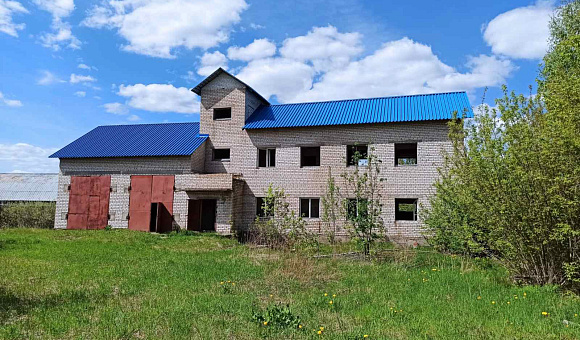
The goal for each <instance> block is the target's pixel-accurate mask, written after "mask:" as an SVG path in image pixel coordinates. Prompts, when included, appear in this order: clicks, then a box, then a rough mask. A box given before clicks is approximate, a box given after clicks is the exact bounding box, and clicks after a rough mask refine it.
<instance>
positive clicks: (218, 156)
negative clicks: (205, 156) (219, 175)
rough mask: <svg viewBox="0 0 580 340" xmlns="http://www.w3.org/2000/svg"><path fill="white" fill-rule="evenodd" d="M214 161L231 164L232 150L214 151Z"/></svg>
mask: <svg viewBox="0 0 580 340" xmlns="http://www.w3.org/2000/svg"><path fill="white" fill-rule="evenodd" d="M213 160H214V161H222V162H229V160H230V149H213Z"/></svg>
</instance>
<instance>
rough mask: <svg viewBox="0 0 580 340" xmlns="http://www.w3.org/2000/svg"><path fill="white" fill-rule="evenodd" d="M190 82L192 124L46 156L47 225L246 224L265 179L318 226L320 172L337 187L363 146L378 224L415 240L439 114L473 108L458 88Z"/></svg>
mask: <svg viewBox="0 0 580 340" xmlns="http://www.w3.org/2000/svg"><path fill="white" fill-rule="evenodd" d="M192 91H193V92H194V93H196V94H198V95H200V96H201V108H200V122H199V123H179V124H141V125H121V126H101V127H97V128H96V129H94V130H92V131H90V132H89V133H87V134H86V135H84V136H82V137H81V138H79V139H77V140H76V141H74V142H72V143H71V144H69V145H67V146H66V147H64V148H63V149H61V150H59V151H58V152H56V153H55V154H54V155H52V156H51V157H54V158H59V159H60V173H59V187H58V199H57V209H56V222H55V228H70V229H86V228H89V229H99V228H104V227H105V226H106V225H111V226H112V227H114V228H129V229H135V230H143V231H158V232H163V231H168V230H171V229H172V228H182V229H189V230H200V231H205V230H212V231H213V230H215V231H217V232H219V233H224V234H225V233H230V232H231V231H232V228H237V229H244V228H247V227H248V226H249V225H251V223H252V222H253V221H254V220H255V218H256V215H257V214H258V213H259V210H260V209H259V207H260V202H261V198H262V197H263V196H264V194H265V192H266V190H267V188H268V186H269V185H270V184H273V185H274V186H277V187H281V188H284V190H285V192H286V193H287V195H288V201H289V203H290V205H291V208H292V209H293V210H295V211H296V212H299V213H300V214H302V215H303V216H304V217H305V219H306V221H307V225H308V227H309V228H311V229H312V230H314V231H322V230H323V229H324V224H323V223H322V222H321V220H320V216H321V215H322V206H321V202H320V198H321V197H322V196H323V195H324V193H325V190H326V182H327V179H328V176H329V173H331V174H332V175H333V176H335V178H337V180H338V181H339V186H340V185H341V184H340V174H341V173H343V172H345V171H352V169H353V168H354V167H353V166H352V165H349V163H352V161H351V162H349V158H350V157H349V155H351V154H352V152H354V150H357V151H359V152H361V153H363V154H364V153H365V152H366V151H367V148H368V147H369V145H372V146H373V148H374V150H375V154H376V155H377V156H378V158H379V159H381V160H382V165H381V176H382V177H383V178H384V179H385V180H386V182H385V183H384V185H383V193H382V200H383V220H384V222H385V226H386V230H387V233H388V234H389V235H390V236H391V237H401V238H419V237H421V226H422V223H421V221H420V218H419V217H418V214H417V210H418V208H419V206H420V205H421V204H424V205H427V204H428V197H429V195H430V193H432V190H433V186H432V185H433V182H434V181H435V180H436V178H437V176H438V173H437V168H438V167H439V166H441V165H442V162H443V157H442V152H443V151H444V150H448V149H449V147H450V142H449V139H448V135H447V133H448V131H447V125H446V124H447V121H448V120H449V119H451V118H452V114H453V112H455V111H456V112H459V113H460V114H462V113H463V114H464V116H465V117H472V116H473V113H472V111H471V108H470V105H469V101H468V99H467V96H466V94H465V93H464V92H453V93H440V94H428V95H414V96H399V97H386V98H371V99H354V100H342V101H329V102H317V103H299V104H284V105H271V104H270V103H269V102H268V100H266V99H265V98H264V97H262V96H261V95H260V94H259V93H257V92H256V91H255V90H253V89H252V88H251V87H250V86H248V85H246V84H244V83H243V82H242V81H240V80H239V79H237V78H235V77H234V76H232V75H231V74H229V73H228V72H226V71H224V70H222V69H218V70H217V71H215V72H214V73H213V74H212V75H210V76H209V77H208V78H206V79H205V80H204V81H202V82H201V83H200V84H199V85H197V86H196V87H195V88H194V89H192ZM192 95H193V94H192ZM362 162H363V163H361V164H362V165H364V160H363V161H362ZM402 207H405V209H402ZM409 207H414V209H410V210H409Z"/></svg>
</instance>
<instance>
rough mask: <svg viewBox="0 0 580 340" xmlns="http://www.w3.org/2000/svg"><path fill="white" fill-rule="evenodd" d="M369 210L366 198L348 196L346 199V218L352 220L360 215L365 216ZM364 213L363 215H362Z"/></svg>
mask: <svg viewBox="0 0 580 340" xmlns="http://www.w3.org/2000/svg"><path fill="white" fill-rule="evenodd" d="M366 211H367V200H366V199H358V200H357V199H356V198H347V199H346V218H347V220H352V219H355V218H357V217H358V216H364V214H366ZM361 214H362V215H361Z"/></svg>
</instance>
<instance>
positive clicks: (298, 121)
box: [244, 92, 473, 129]
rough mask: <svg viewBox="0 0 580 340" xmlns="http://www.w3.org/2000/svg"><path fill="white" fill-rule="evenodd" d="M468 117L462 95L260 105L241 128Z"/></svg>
mask: <svg viewBox="0 0 580 340" xmlns="http://www.w3.org/2000/svg"><path fill="white" fill-rule="evenodd" d="M455 111H456V112H457V114H458V116H459V117H461V116H462V115H463V114H465V118H472V117H473V111H472V109H471V105H470V104H469V99H468V98H467V94H466V93H465V92H448V93H433V94H420V95H412V96H397V97H383V98H367V99H349V100H336V101H328V102H315V103H298V104H282V105H269V106H267V105H263V106H260V107H259V108H258V109H257V110H256V111H255V112H254V113H253V114H252V115H251V116H250V117H249V118H248V120H247V121H246V125H245V126H244V129H268V128H288V127H305V126H328V125H349V124H370V123H394V122H409V121H427V120H447V119H451V118H452V117H453V112H455Z"/></svg>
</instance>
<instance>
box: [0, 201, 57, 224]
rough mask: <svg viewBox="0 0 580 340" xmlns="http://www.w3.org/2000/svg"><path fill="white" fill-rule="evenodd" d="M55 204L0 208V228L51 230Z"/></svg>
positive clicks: (22, 204) (8, 205)
mask: <svg viewBox="0 0 580 340" xmlns="http://www.w3.org/2000/svg"><path fill="white" fill-rule="evenodd" d="M55 210H56V203H54V202H50V203H45V202H31V203H11V204H7V205H4V206H2V207H0V228H53V227H54V214H55Z"/></svg>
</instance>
